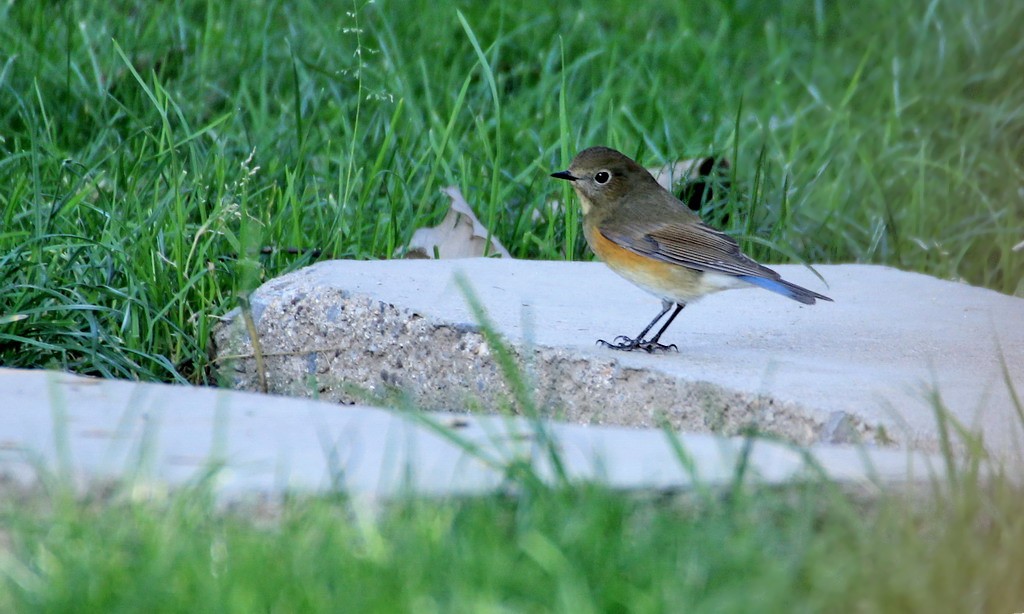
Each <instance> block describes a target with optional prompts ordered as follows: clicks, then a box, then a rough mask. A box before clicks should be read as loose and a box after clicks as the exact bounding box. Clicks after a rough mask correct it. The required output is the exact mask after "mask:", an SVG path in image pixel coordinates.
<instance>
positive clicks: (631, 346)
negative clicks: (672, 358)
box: [597, 335, 679, 354]
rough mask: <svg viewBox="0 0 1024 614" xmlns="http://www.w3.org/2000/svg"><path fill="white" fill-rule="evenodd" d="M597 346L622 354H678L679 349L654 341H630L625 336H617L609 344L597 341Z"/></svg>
mask: <svg viewBox="0 0 1024 614" xmlns="http://www.w3.org/2000/svg"><path fill="white" fill-rule="evenodd" d="M597 344H598V345H601V346H604V347H606V348H610V349H613V350H622V351H623V352H632V351H633V350H643V351H645V352H647V353H648V354H655V353H657V352H669V351H672V352H678V351H679V348H678V347H676V344H674V343H670V344H668V345H665V344H663V343H658V342H656V341H644V340H643V339H631V338H629V337H627V336H625V335H619V336H618V337H616V338H614V339H612V341H611V343H609V342H607V341H605V340H604V339H598V340H597Z"/></svg>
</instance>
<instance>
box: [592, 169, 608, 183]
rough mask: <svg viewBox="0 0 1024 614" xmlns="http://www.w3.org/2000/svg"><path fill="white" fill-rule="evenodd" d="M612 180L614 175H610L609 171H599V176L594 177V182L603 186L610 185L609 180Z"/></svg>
mask: <svg viewBox="0 0 1024 614" xmlns="http://www.w3.org/2000/svg"><path fill="white" fill-rule="evenodd" d="M611 178H612V174H611V173H609V172H608V171H597V174H596V175H594V181H596V182H598V183H599V184H601V185H604V184H606V183H608V180H610V179H611Z"/></svg>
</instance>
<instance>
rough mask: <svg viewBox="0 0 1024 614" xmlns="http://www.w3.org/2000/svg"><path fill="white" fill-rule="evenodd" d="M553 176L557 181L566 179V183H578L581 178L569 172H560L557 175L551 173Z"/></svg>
mask: <svg viewBox="0 0 1024 614" xmlns="http://www.w3.org/2000/svg"><path fill="white" fill-rule="evenodd" d="M551 176H552V177H554V178H555V179H565V180H566V181H576V180H577V179H579V177H577V176H576V175H573V174H572V173H570V172H569V171H558V172H557V173H551Z"/></svg>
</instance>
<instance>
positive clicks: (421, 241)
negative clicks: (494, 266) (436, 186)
mask: <svg viewBox="0 0 1024 614" xmlns="http://www.w3.org/2000/svg"><path fill="white" fill-rule="evenodd" d="M441 191H442V192H444V193H445V194H447V195H448V198H450V199H451V201H452V202H451V206H450V207H449V208H448V213H447V214H446V215H445V216H444V219H443V220H441V223H440V224H438V225H437V226H433V227H428V228H420V229H418V230H416V232H414V233H413V235H412V240H411V241H409V248H408V250H406V253H405V257H406V258H428V259H429V258H433V257H434V253H435V249H436V253H437V255H438V258H446V259H448V258H476V257H478V256H493V255H495V254H497V255H500V256H501V257H503V258H511V257H512V255H511V254H509V253H508V250H507V249H505V246H503V245H502V244H501V242H500V241H498V238H497V237H495V236H494V235H493V234H492V235H491V236H490V249H487V242H488V237H487V236H488V234H489V233H488V232H487V228H486V227H485V226H484V225H483V224H481V223H480V220H478V219H477V217H476V215H474V213H473V209H471V208H470V206H469V203H467V202H466V199H465V198H464V197H463V196H462V192H460V191H459V189H458V188H456V187H455V186H449V187H447V188H444V189H443V190H441ZM485 252H486V253H485Z"/></svg>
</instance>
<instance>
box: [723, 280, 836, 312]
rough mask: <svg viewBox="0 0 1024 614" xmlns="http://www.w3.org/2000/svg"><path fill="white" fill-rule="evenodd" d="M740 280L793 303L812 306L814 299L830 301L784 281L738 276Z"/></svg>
mask: <svg viewBox="0 0 1024 614" xmlns="http://www.w3.org/2000/svg"><path fill="white" fill-rule="evenodd" d="M739 278H740V279H742V280H743V281H745V282H747V283H748V284H753V285H755V286H758V287H761V288H764V289H765V290H771V291H772V292H775V293H776V294H781V295H782V296H785V297H788V298H791V299H793V300H794V301H800V302H801V303H803V304H805V305H813V304H814V301H815V299H821V300H823V301H830V302H831V301H832V299H830V298H829V297H827V296H825V295H823V294H818V293H817V292H812V291H811V290H808V289H807V288H801V287H800V286H798V285H796V284H791V283H789V282H788V281H786V280H784V279H770V278H768V277H756V276H754V275H740V276H739Z"/></svg>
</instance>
